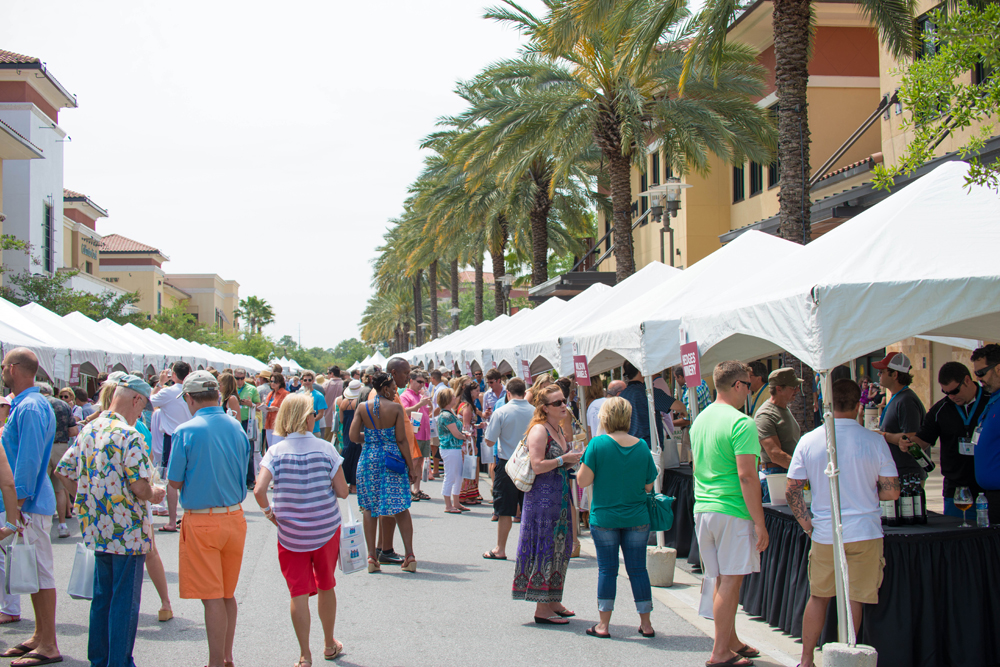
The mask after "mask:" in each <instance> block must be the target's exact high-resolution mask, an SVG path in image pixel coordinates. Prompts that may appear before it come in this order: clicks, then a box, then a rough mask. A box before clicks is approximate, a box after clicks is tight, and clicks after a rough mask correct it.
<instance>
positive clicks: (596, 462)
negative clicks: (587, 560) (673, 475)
mask: <svg viewBox="0 0 1000 667" xmlns="http://www.w3.org/2000/svg"><path fill="white" fill-rule="evenodd" d="M583 464H584V465H586V466H587V467H588V468H590V469H591V470H592V471H593V472H594V483H593V486H592V487H591V489H592V491H593V495H592V496H591V501H590V523H591V525H594V526H597V527H599V528H632V527H634V526H642V525H645V524H647V523H649V510H648V509H647V508H646V488H645V487H646V485H647V484H652V483H653V482H655V481H656V464H655V463H654V462H653V454H652V453H651V452H650V451H649V445H647V444H646V442H645V441H644V440H642V439H640V440H639V442H637V443H635V444H634V445H632V446H631V447H622V446H621V445H619V444H618V442H617V441H616V440H615V439H614V438H612V437H611V436H610V435H599V436H597V437H596V438H594V439H593V440H591V441H590V444H588V445H587V450H586V451H585V452H584V453H583Z"/></svg>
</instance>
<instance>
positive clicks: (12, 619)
mask: <svg viewBox="0 0 1000 667" xmlns="http://www.w3.org/2000/svg"><path fill="white" fill-rule="evenodd" d="M4 616H10V614H4ZM20 622H21V617H20V616H10V618H8V619H7V620H6V621H0V625H7V624H8V623H20Z"/></svg>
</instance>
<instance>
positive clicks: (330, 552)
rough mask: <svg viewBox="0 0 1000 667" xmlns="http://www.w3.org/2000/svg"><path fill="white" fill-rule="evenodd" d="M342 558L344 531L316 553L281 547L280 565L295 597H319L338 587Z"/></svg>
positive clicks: (334, 535) (279, 552)
mask: <svg viewBox="0 0 1000 667" xmlns="http://www.w3.org/2000/svg"><path fill="white" fill-rule="evenodd" d="M339 556H340V528H337V532H336V533H334V534H333V537H331V538H330V541H329V542H327V543H326V544H324V545H323V546H321V547H320V548H319V549H315V550H314V551H289V550H288V549H286V548H285V547H283V546H281V544H278V564H279V565H280V566H281V574H282V575H284V577H285V582H286V583H287V584H288V592H289V593H291V594H292V597H293V598H296V597H299V596H300V595H316V592H317V589H319V590H324V591H328V590H331V589H332V588H333V587H334V586H336V585H337V579H336V578H335V577H334V574H333V573H334V570H335V569H336V568H337V558H338V557H339Z"/></svg>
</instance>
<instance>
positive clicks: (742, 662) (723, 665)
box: [705, 655, 753, 667]
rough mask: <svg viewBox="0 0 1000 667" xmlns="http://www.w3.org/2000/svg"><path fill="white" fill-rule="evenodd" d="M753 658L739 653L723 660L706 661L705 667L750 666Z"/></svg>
mask: <svg viewBox="0 0 1000 667" xmlns="http://www.w3.org/2000/svg"><path fill="white" fill-rule="evenodd" d="M751 665H753V660H750V659H748V658H744V657H743V656H741V655H734V656H733V657H731V658H730V659H729V660H726V661H725V662H706V663H705V667H750V666H751Z"/></svg>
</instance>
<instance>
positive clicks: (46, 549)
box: [24, 513, 56, 589]
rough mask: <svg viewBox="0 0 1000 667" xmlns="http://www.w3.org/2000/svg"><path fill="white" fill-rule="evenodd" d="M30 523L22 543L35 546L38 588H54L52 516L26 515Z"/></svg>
mask: <svg viewBox="0 0 1000 667" xmlns="http://www.w3.org/2000/svg"><path fill="white" fill-rule="evenodd" d="M27 516H28V517H29V518H30V522H29V523H28V526H27V527H26V528H25V529H24V541H25V542H26V543H27V544H33V545H35V559H36V560H37V561H38V588H39V589H46V588H55V587H56V577H55V570H54V568H53V559H52V535H50V531H51V530H52V515H51V514H49V515H42V514H30V513H29V514H28V515H27Z"/></svg>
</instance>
